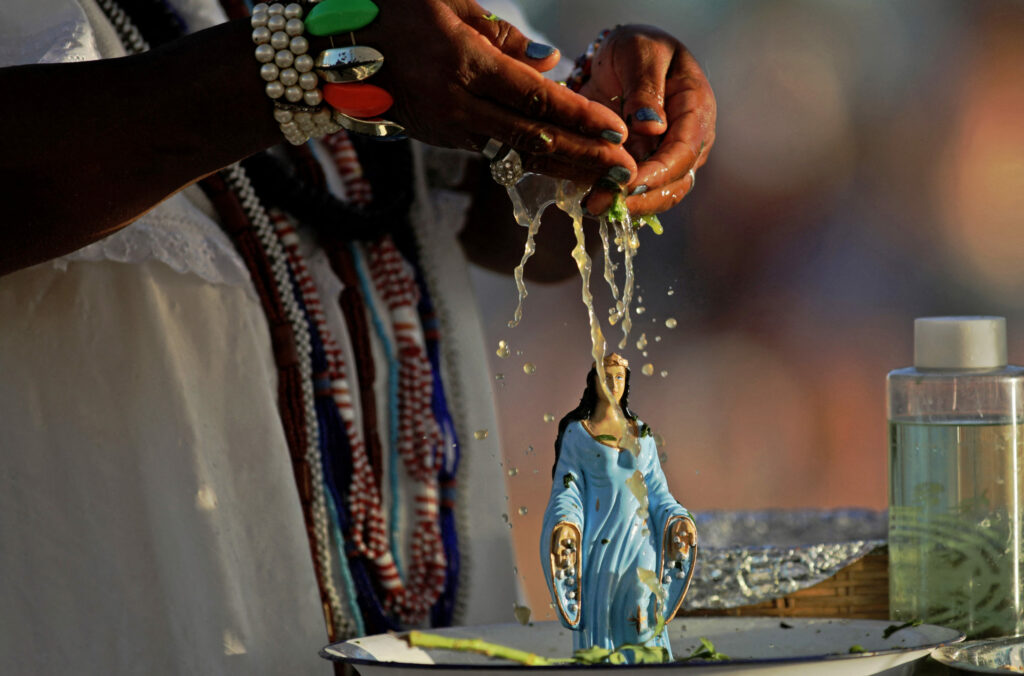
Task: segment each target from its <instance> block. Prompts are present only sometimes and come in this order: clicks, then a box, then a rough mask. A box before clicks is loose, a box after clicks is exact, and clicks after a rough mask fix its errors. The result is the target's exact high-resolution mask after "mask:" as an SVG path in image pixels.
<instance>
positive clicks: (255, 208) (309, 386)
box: [225, 164, 354, 635]
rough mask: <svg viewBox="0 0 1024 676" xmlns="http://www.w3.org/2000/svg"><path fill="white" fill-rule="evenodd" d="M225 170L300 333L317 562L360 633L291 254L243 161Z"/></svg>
mask: <svg viewBox="0 0 1024 676" xmlns="http://www.w3.org/2000/svg"><path fill="white" fill-rule="evenodd" d="M225 173H226V178H227V181H228V184H229V185H230V186H231V188H232V190H233V191H234V192H235V193H236V195H238V198H239V201H240V202H241V204H242V206H243V208H244V209H245V211H246V213H247V215H248V216H249V220H250V222H251V223H252V228H253V230H254V231H255V233H256V235H257V238H258V239H259V241H260V244H261V245H262V247H263V249H264V251H266V253H267V256H268V258H269V259H270V261H271V271H272V273H273V275H274V282H275V285H276V286H277V288H278V291H279V294H280V297H281V302H282V304H283V305H284V309H285V314H286V316H287V317H288V320H289V324H290V325H291V328H292V331H293V332H294V336H295V342H296V347H297V350H298V352H299V359H298V365H299V373H300V377H301V381H302V413H303V420H304V424H305V427H306V444H307V447H306V451H305V453H306V462H307V464H308V465H309V472H310V475H311V483H312V487H313V509H312V512H313V534H314V540H315V549H316V557H317V563H318V564H319V569H320V578H321V579H320V585H321V588H322V589H323V590H324V594H325V595H326V596H327V599H328V605H329V606H330V608H329V610H330V613H331V619H332V621H333V624H334V626H335V627H337V629H338V631H339V632H344V633H346V634H348V635H351V633H352V632H353V631H354V626H353V623H352V620H351V618H349V617H346V616H345V614H344V613H343V612H342V607H343V604H342V601H341V596H340V594H339V592H338V589H337V587H336V586H335V585H334V582H333V580H332V579H331V576H330V570H331V550H330V536H329V533H328V519H327V505H326V500H325V497H324V477H323V466H322V464H321V460H320V448H319V446H318V445H317V438H318V436H319V428H318V423H317V419H316V409H315V404H314V401H313V381H312V372H311V370H312V369H311V365H310V352H311V349H312V345H311V343H310V337H309V327H308V325H307V324H306V318H305V317H304V316H303V313H302V311H301V310H300V309H299V307H298V303H297V302H296V300H295V295H294V289H293V288H292V284H291V279H290V277H289V269H288V259H287V255H286V254H285V252H284V249H283V247H282V246H281V243H280V242H279V241H278V239H277V235H276V234H275V232H274V229H273V226H272V225H271V224H270V217H269V216H268V214H267V211H266V209H265V208H264V207H263V205H262V203H261V202H260V200H259V198H258V197H257V196H256V192H255V190H254V189H253V187H252V183H251V182H250V181H249V178H248V176H246V174H245V171H244V170H243V169H242V167H241V166H240V165H238V164H234V165H232V166H230V167H228V169H227V170H226V172H225Z"/></svg>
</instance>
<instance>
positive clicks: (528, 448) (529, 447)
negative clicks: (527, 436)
mask: <svg viewBox="0 0 1024 676" xmlns="http://www.w3.org/2000/svg"><path fill="white" fill-rule="evenodd" d="M532 454H533V446H527V447H526V455H532Z"/></svg>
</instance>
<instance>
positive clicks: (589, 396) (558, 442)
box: [551, 367, 636, 479]
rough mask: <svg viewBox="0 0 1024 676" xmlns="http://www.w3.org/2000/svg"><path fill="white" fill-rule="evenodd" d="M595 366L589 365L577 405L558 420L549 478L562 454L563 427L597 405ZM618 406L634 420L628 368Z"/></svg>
mask: <svg viewBox="0 0 1024 676" xmlns="http://www.w3.org/2000/svg"><path fill="white" fill-rule="evenodd" d="M598 387H599V385H598V384H597V368H596V367H591V368H590V372H589V373H588V374H587V388H586V389H585V390H583V396H582V397H580V403H579V405H578V406H577V407H576V408H574V409H573V410H571V411H569V412H568V413H566V414H565V416H564V417H563V418H562V419H561V420H559V421H558V436H557V437H555V464H553V465H552V466H551V478H552V479H553V478H554V477H555V467H557V466H558V457H559V456H560V455H561V454H562V435H563V434H565V428H566V427H568V426H569V423H571V422H574V421H576V420H586V419H587V418H589V417H590V415H591V414H592V413H593V412H594V407H595V406H597V397H598V394H597V388H598ZM619 406H620V407H621V408H622V415H624V416H626V418H627V419H629V420H636V413H633V412H632V411H631V410H629V369H626V386H625V387H624V388H623V390H622V399H620V400H619Z"/></svg>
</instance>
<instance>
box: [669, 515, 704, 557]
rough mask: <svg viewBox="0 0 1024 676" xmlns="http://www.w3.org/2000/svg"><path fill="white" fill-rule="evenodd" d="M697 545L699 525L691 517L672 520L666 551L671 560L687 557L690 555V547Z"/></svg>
mask: <svg viewBox="0 0 1024 676" xmlns="http://www.w3.org/2000/svg"><path fill="white" fill-rule="evenodd" d="M696 546H697V526H695V525H694V523H693V521H691V520H690V519H689V518H685V517H684V518H680V519H676V520H675V521H673V522H672V525H671V526H670V527H669V539H668V551H667V552H666V554H667V558H668V560H669V561H674V560H675V559H676V558H684V559H685V558H686V557H687V556H689V555H690V548H691V547H696Z"/></svg>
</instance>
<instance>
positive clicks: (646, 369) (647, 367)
mask: <svg viewBox="0 0 1024 676" xmlns="http://www.w3.org/2000/svg"><path fill="white" fill-rule="evenodd" d="M640 373H642V374H644V375H645V376H649V375H652V374H653V373H654V364H644V366H643V368H641V369H640Z"/></svg>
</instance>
